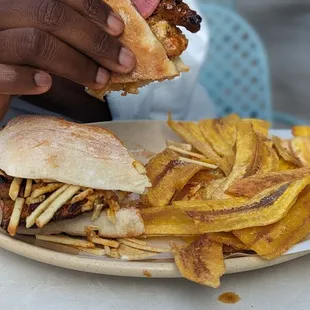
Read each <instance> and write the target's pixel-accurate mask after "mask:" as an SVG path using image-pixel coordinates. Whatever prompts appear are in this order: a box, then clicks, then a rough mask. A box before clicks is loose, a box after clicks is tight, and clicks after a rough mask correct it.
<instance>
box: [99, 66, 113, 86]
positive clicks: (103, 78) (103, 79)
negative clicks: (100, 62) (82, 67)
mask: <svg viewBox="0 0 310 310" xmlns="http://www.w3.org/2000/svg"><path fill="white" fill-rule="evenodd" d="M109 78H110V75H109V72H108V71H107V70H105V69H103V68H99V69H98V72H97V77H96V82H97V83H98V84H101V85H105V84H107V83H108V81H109Z"/></svg>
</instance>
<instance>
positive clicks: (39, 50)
mask: <svg viewBox="0 0 310 310" xmlns="http://www.w3.org/2000/svg"><path fill="white" fill-rule="evenodd" d="M51 38H52V37H50V36H49V35H48V34H47V33H46V32H44V31H41V30H39V29H36V28H30V29H27V31H25V32H24V33H23V37H22V38H21V45H20V58H21V59H23V60H24V61H25V62H27V63H33V61H34V60H36V59H42V58H43V59H46V60H52V59H53V58H54V56H55V51H56V46H55V45H56V44H55V42H54V40H52V39H51Z"/></svg>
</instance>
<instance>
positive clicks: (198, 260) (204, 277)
mask: <svg viewBox="0 0 310 310" xmlns="http://www.w3.org/2000/svg"><path fill="white" fill-rule="evenodd" d="M172 252H173V255H174V260H175V264H176V266H177V268H178V270H179V271H180V273H181V274H182V276H183V277H184V278H186V279H188V280H191V281H194V282H196V283H199V284H202V285H206V286H210V287H213V288H217V287H219V286H220V277H221V276H222V275H223V274H224V273H225V264H224V256H223V248H222V245H221V244H219V243H216V242H212V241H211V240H209V239H208V237H207V236H201V237H200V238H199V239H198V240H196V241H193V242H192V243H190V244H187V245H184V246H181V247H178V246H176V245H174V246H173V250H172Z"/></svg>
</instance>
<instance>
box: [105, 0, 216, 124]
mask: <svg viewBox="0 0 310 310" xmlns="http://www.w3.org/2000/svg"><path fill="white" fill-rule="evenodd" d="M186 2H187V3H188V5H189V6H190V7H191V8H192V9H193V10H196V11H198V13H199V8H198V5H197V1H196V0H187V1H186ZM182 31H183V33H184V34H185V35H186V37H187V38H188V40H189V46H188V48H187V50H186V51H185V52H184V53H183V55H182V60H183V61H184V63H185V64H186V65H188V66H190V68H191V69H190V71H189V72H188V73H184V74H182V75H181V77H179V78H177V79H175V80H172V81H165V82H162V83H153V84H150V85H148V86H146V87H143V88H141V89H140V94H139V95H127V96H126V97H122V96H121V95H120V94H119V93H113V94H111V95H109V97H108V100H109V106H110V110H111V113H112V117H113V119H114V120H123V119H159V120H165V119H167V113H168V112H172V115H173V118H174V119H179V120H198V119H201V118H205V117H214V116H215V111H214V108H213V105H212V103H211V101H210V99H209V97H208V95H207V94H206V92H205V90H204V89H203V87H202V86H201V85H199V83H198V75H199V71H200V68H201V65H202V63H203V62H204V61H205V60H206V55H207V50H208V43H209V33H208V27H207V23H206V21H203V22H202V27H201V30H200V31H199V32H198V33H194V34H193V33H191V32H189V31H187V30H186V29H185V28H182Z"/></svg>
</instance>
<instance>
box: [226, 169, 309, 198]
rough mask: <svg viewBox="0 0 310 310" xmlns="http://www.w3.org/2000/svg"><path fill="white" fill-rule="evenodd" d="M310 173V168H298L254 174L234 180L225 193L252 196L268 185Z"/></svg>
mask: <svg viewBox="0 0 310 310" xmlns="http://www.w3.org/2000/svg"><path fill="white" fill-rule="evenodd" d="M308 175H310V168H298V169H291V170H286V171H278V172H270V173H266V174H260V175H254V176H251V177H248V178H245V179H242V180H238V181H237V182H235V183H234V184H233V185H232V186H231V187H230V188H229V189H228V190H227V193H228V194H230V195H233V196H237V197H242V196H243V197H249V198H252V197H254V196H255V195H257V194H258V193H260V192H262V191H264V190H266V189H267V188H269V187H272V186H275V185H277V184H281V183H285V182H293V181H297V180H300V179H302V178H304V177H306V176H308Z"/></svg>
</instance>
